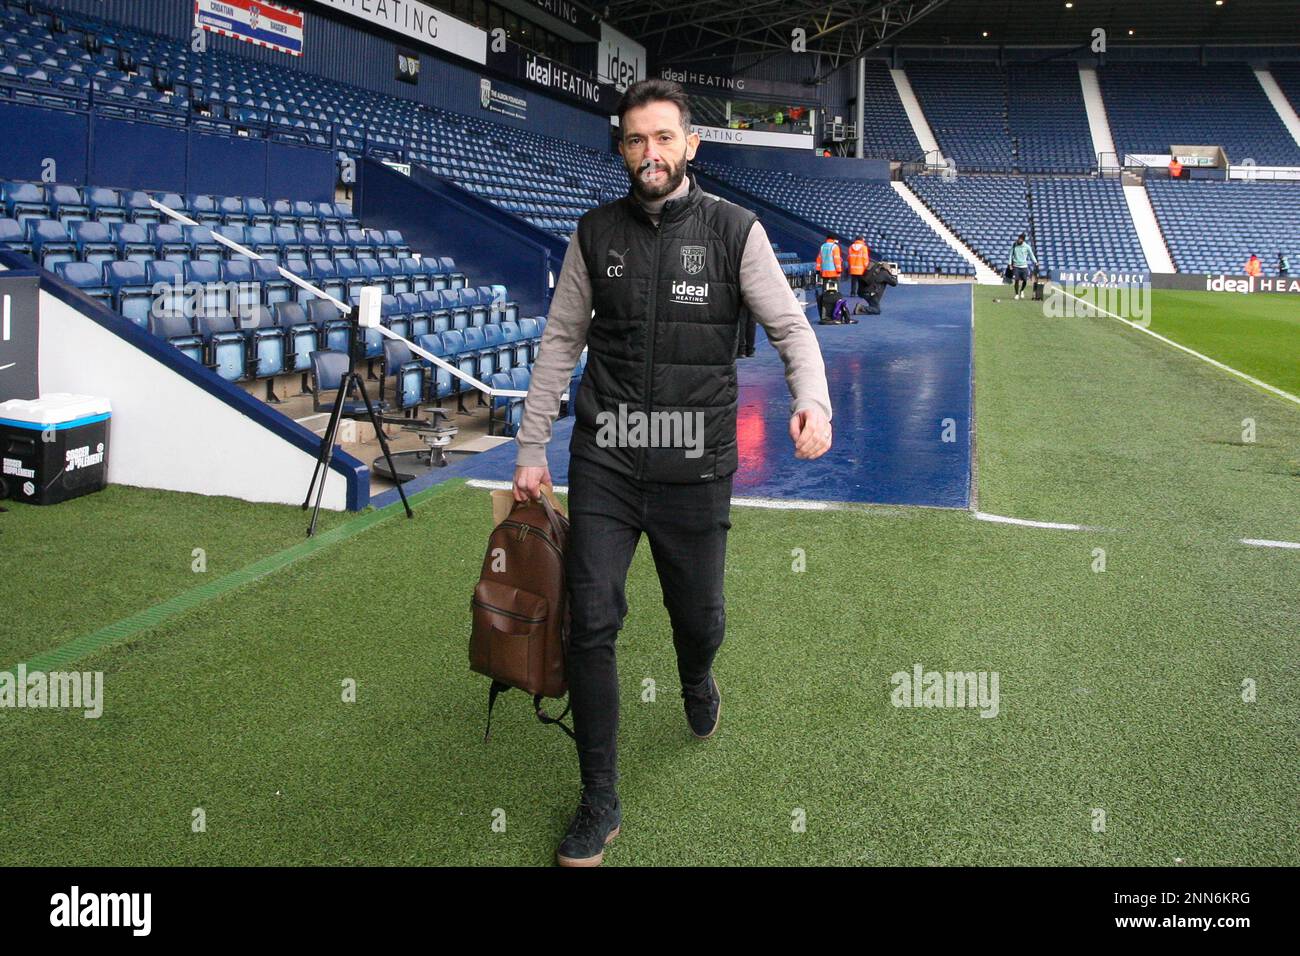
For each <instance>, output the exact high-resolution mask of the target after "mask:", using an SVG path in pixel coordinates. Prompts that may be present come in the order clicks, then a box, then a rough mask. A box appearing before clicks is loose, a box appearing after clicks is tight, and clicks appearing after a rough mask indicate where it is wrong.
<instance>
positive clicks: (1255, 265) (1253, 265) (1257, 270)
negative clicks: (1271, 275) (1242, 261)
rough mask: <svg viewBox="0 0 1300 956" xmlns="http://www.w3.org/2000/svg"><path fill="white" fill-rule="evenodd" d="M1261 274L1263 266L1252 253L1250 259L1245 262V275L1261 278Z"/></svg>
mask: <svg viewBox="0 0 1300 956" xmlns="http://www.w3.org/2000/svg"><path fill="white" fill-rule="evenodd" d="M1263 274H1264V266H1263V265H1262V264H1261V263H1260V261H1259V256H1257V255H1255V253H1253V252H1252V253H1251V254H1250V258H1249V259H1247V260H1246V275H1248V276H1261V275H1263Z"/></svg>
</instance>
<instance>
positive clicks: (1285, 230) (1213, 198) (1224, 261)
mask: <svg viewBox="0 0 1300 956" xmlns="http://www.w3.org/2000/svg"><path fill="white" fill-rule="evenodd" d="M1147 193H1148V194H1149V195H1150V196H1151V206H1152V208H1154V209H1155V212H1156V220H1157V221H1158V222H1159V223H1160V230H1161V232H1163V233H1164V237H1165V243H1166V244H1167V245H1168V246H1169V252H1170V254H1171V255H1172V256H1173V259H1174V265H1175V266H1176V267H1177V268H1178V271H1180V272H1226V273H1231V274H1240V273H1241V272H1242V265H1243V263H1245V261H1246V259H1247V258H1249V256H1250V254H1251V253H1257V254H1258V255H1259V257H1260V259H1261V260H1262V261H1263V266H1264V272H1265V274H1267V275H1275V274H1276V272H1277V255H1278V253H1279V252H1281V253H1285V254H1286V256H1287V257H1288V259H1289V260H1290V262H1291V263H1292V269H1295V268H1296V267H1297V266H1296V264H1297V263H1300V228H1298V227H1297V224H1300V185H1297V184H1295V183H1283V182H1277V183H1273V182H1266V181H1256V182H1216V181H1193V182H1170V181H1169V180H1167V179H1166V180H1160V179H1150V180H1148V181H1147Z"/></svg>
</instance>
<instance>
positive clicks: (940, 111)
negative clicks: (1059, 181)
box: [907, 61, 1096, 173]
mask: <svg viewBox="0 0 1300 956" xmlns="http://www.w3.org/2000/svg"><path fill="white" fill-rule="evenodd" d="M907 75H908V79H909V80H910V81H911V83H912V88H913V89H914V90H915V91H916V95H917V99H918V100H919V101H920V103H921V105H922V107H923V108H924V110H925V113H926V116H927V118H928V119H929V122H930V127H931V129H932V130H933V132H934V135H935V138H936V139H937V140H938V142H939V148H940V150H941V151H942V152H943V154H944V156H945V157H950V158H952V159H953V160H954V161H955V162H956V164H957V169H958V170H959V171H961V172H992V173H1005V172H1013V171H1020V172H1026V173H1048V172H1060V173H1071V172H1078V173H1082V172H1088V171H1090V170H1091V169H1093V168H1094V167H1095V165H1096V157H1095V156H1094V155H1093V151H1092V139H1091V136H1090V134H1089V132H1088V117H1087V111H1086V109H1085V107H1084V103H1083V92H1082V90H1081V88H1080V86H1079V69H1078V66H1077V65H1076V64H1075V63H1074V62H1072V61H1071V62H1062V63H1037V64H1033V65H1015V66H1011V67H1008V68H1007V69H1002V68H1000V67H997V66H994V65H992V64H986V63H960V64H955V63H926V62H919V63H909V64H908V67H907Z"/></svg>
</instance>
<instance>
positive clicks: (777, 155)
mask: <svg viewBox="0 0 1300 956" xmlns="http://www.w3.org/2000/svg"><path fill="white" fill-rule="evenodd" d="M695 155H696V158H697V159H702V160H704V161H705V162H709V163H727V164H728V165H730V166H747V167H750V168H751V169H778V170H781V171H783V172H787V173H797V174H798V175H800V176H821V177H829V178H835V179H872V180H888V179H889V160H887V159H853V158H851V157H843V156H830V157H820V156H818V155H817V154H816V153H814V152H813V151H812V150H802V149H779V148H770V147H764V146H728V145H724V144H722V143H700V149H699V152H697V153H696V154H695Z"/></svg>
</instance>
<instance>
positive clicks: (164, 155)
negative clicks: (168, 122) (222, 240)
mask: <svg viewBox="0 0 1300 956" xmlns="http://www.w3.org/2000/svg"><path fill="white" fill-rule="evenodd" d="M0 142H3V143H4V147H3V148H2V149H0V177H3V178H5V179H28V180H40V179H41V178H42V172H43V170H42V163H43V161H44V160H45V159H46V158H51V159H53V160H54V161H55V162H56V164H57V166H56V168H55V176H54V178H55V179H56V180H57V181H58V182H60V183H68V184H70V185H75V186H85V185H91V186H113V187H116V188H118V189H157V190H163V189H166V190H174V191H176V192H182V193H214V194H217V195H223V196H264V197H266V198H269V199H306V200H311V201H313V202H332V201H333V199H334V181H335V178H336V168H335V164H334V155H333V153H331V152H330V151H329V150H328V149H321V148H319V147H314V146H300V145H297V144H293V143H277V142H274V141H271V140H265V139H250V138H245V137H242V136H223V135H221V134H218V133H208V132H203V133H200V132H197V131H195V130H192V129H189V128H186V127H182V126H165V125H161V124H158V123H149V122H137V121H132V120H125V119H116V118H108V117H104V116H98V115H94V116H92V114H90V113H88V112H85V111H82V110H75V111H74V110H59V109H45V108H43V107H38V106H22V105H16V104H13V103H0Z"/></svg>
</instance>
